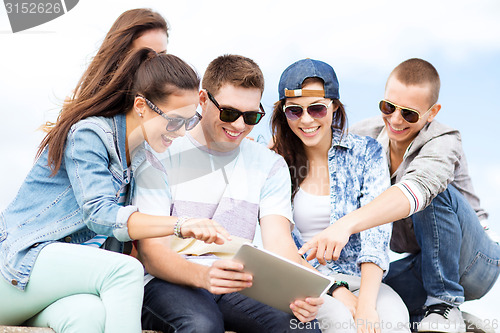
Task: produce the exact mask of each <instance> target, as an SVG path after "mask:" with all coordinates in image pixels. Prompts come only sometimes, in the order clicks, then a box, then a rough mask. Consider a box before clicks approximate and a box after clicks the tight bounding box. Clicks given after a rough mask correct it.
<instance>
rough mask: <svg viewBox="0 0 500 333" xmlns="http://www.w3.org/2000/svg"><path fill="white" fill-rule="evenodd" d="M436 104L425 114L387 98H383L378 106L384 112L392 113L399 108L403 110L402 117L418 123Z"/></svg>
mask: <svg viewBox="0 0 500 333" xmlns="http://www.w3.org/2000/svg"><path fill="white" fill-rule="evenodd" d="M434 105H435V104H433V105H432V106H431V107H430V108H429V110H427V111H426V112H425V113H424V114H422V115H420V112H418V111H417V110H413V109H410V108H405V107H402V106H399V105H396V104H394V103H392V102H389V101H387V100H385V99H383V100H381V101H380V103H379V104H378V107H379V109H380V111H382V113H383V114H391V113H393V112H394V111H396V109H399V110H400V111H401V117H403V119H404V120H406V121H407V122H409V123H412V124H414V123H416V122H417V121H419V120H420V118H422V117H423V116H425V115H426V114H427V113H428V112H429V111H430V110H431V109H432V108H433V107H434Z"/></svg>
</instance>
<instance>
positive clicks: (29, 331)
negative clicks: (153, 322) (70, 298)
mask: <svg viewBox="0 0 500 333" xmlns="http://www.w3.org/2000/svg"><path fill="white" fill-rule="evenodd" d="M0 333H54V331H53V330H52V329H51V328H48V327H25V326H1V325H0ZM142 333H161V332H157V331H142Z"/></svg>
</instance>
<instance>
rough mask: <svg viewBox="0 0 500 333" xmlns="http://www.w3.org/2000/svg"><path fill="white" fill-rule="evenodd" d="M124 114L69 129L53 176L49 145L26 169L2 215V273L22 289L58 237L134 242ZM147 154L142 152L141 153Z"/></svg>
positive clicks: (76, 240) (75, 240)
mask: <svg viewBox="0 0 500 333" xmlns="http://www.w3.org/2000/svg"><path fill="white" fill-rule="evenodd" d="M125 140H126V122H125V115H123V114H120V115H117V116H114V117H112V118H106V117H91V118H86V119H84V120H81V121H79V122H78V123H76V124H75V125H73V126H72V127H71V129H70V131H69V133H68V136H67V141H66V145H65V150H64V155H63V160H62V163H61V167H60V169H59V171H58V172H57V174H56V175H55V176H50V174H51V170H50V168H49V167H48V163H47V157H48V150H47V149H45V150H44V151H43V153H42V154H41V156H40V158H39V159H38V160H37V161H36V162H35V164H34V166H33V168H32V169H31V171H30V172H29V173H28V176H27V177H26V179H25V180H24V182H23V184H22V185H21V188H20V190H19V192H18V193H17V196H16V197H15V199H14V201H13V202H12V203H11V204H10V205H9V206H8V207H7V208H6V210H5V211H4V212H2V213H0V274H1V275H2V277H3V278H4V279H6V280H7V281H8V282H9V283H11V284H12V285H14V286H16V287H17V288H19V289H21V290H24V289H25V288H26V284H27V283H28V279H29V276H30V274H31V270H32V269H33V265H34V263H35V260H36V258H37V256H38V254H39V253H40V251H41V250H42V248H44V247H45V246H47V245H48V244H50V243H52V242H54V241H65V242H68V243H82V242H85V241H87V240H89V239H91V238H92V237H94V236H95V235H96V234H102V235H107V236H113V237H115V238H116V239H118V240H119V241H121V242H124V241H130V240H131V239H130V237H129V235H128V229H127V221H128V218H129V216H130V215H131V214H132V213H134V212H135V211H137V208H136V207H134V206H130V205H129V204H130V202H131V198H130V195H131V193H133V186H134V182H133V181H132V179H133V177H132V174H133V170H134V168H135V167H136V166H138V165H139V164H140V163H141V162H142V160H143V157H142V156H141V157H139V156H137V155H139V154H136V156H135V157H138V158H137V159H134V160H133V161H134V162H133V163H132V166H131V169H132V172H131V175H130V179H129V178H128V176H127V159H126V152H125ZM142 155H143V153H142ZM122 184H129V185H130V187H129V191H128V195H127V200H126V206H125V207H121V206H119V205H118V204H117V199H118V197H117V194H118V192H119V190H120V188H121V186H122Z"/></svg>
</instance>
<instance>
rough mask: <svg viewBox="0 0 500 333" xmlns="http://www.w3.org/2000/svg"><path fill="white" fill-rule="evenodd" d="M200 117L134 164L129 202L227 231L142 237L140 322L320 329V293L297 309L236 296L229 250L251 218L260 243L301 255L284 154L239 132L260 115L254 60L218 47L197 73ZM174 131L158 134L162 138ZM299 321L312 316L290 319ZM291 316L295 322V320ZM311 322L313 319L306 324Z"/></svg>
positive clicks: (179, 328)
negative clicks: (197, 238) (224, 235)
mask: <svg viewBox="0 0 500 333" xmlns="http://www.w3.org/2000/svg"><path fill="white" fill-rule="evenodd" d="M202 86H203V89H202V90H201V91H200V105H201V108H202V110H203V114H202V116H203V119H202V120H201V123H200V125H199V126H197V127H196V128H195V129H193V130H192V131H191V132H190V133H189V134H188V135H186V137H184V138H179V139H176V140H175V141H174V142H173V143H172V145H171V146H170V147H169V149H168V150H167V152H166V153H165V154H163V155H156V156H155V155H153V154H149V153H148V154H147V155H148V156H149V157H148V162H147V163H146V164H144V165H143V166H141V168H140V169H139V170H138V172H137V173H136V177H137V188H136V193H135V197H136V200H135V201H136V202H135V204H136V205H137V206H138V207H139V209H140V211H143V212H147V213H150V214H170V215H172V214H177V215H176V216H180V218H179V221H178V224H177V230H178V231H180V230H181V228H182V224H183V223H184V221H185V220H186V219H187V218H194V217H206V218H211V219H214V220H215V221H217V222H218V223H219V224H221V225H222V226H223V227H224V228H225V229H226V230H228V231H229V233H230V234H231V239H229V240H226V241H225V243H224V244H223V245H211V244H205V243H203V242H193V241H190V240H188V239H181V238H179V237H175V236H172V237H165V238H154V239H148V240H144V241H141V242H140V243H139V256H140V258H141V261H142V262H143V264H144V266H145V268H146V270H147V272H148V273H149V274H150V275H149V276H148V277H147V279H146V281H147V284H146V286H145V296H144V307H143V316H142V322H143V328H144V329H154V330H163V331H169V330H170V329H173V330H175V331H176V332H184V331H190V332H193V331H194V332H202V331H203V332H223V331H224V330H234V331H238V332H244V331H247V332H248V331H250V332H264V331H265V332H275V331H280V332H288V331H292V329H293V328H297V327H304V329H303V330H297V329H294V330H293V331H301V332H305V331H307V332H319V325H318V323H317V322H316V321H314V322H311V321H312V320H314V318H315V317H316V314H317V312H318V309H319V307H320V305H321V304H322V303H323V300H322V299H321V298H306V299H305V300H296V301H294V302H293V303H292V304H290V308H291V310H292V311H293V313H294V314H295V317H294V316H292V315H290V314H287V313H285V312H282V311H279V310H276V309H274V308H272V307H269V306H267V305H264V304H262V303H259V302H257V301H255V300H253V299H250V298H248V297H246V296H243V295H241V294H239V293H237V291H239V290H242V289H244V288H247V287H249V286H251V284H252V276H251V275H250V274H247V273H245V272H244V271H243V266H242V265H241V264H240V263H237V262H235V261H232V260H231V259H229V258H231V257H232V255H233V254H234V253H235V251H236V250H237V249H238V247H239V246H240V245H241V244H242V243H243V242H251V241H252V239H253V237H254V234H255V229H256V227H257V223H260V227H261V232H262V241H263V245H264V247H265V248H266V249H268V250H270V251H272V252H274V253H277V254H280V255H282V256H284V257H287V258H288V259H290V260H293V261H295V262H297V263H301V264H302V263H304V261H303V259H302V258H301V257H300V256H299V255H298V253H297V249H296V247H295V245H294V243H293V240H292V237H291V235H290V230H291V221H292V214H291V206H290V189H291V186H290V178H289V172H288V168H287V165H286V163H285V161H284V160H283V158H281V157H280V156H279V155H277V154H275V153H273V152H271V151H270V150H268V149H267V147H265V146H263V145H260V144H258V143H255V142H252V141H250V140H244V138H245V137H246V136H247V135H248V134H249V133H250V131H251V130H252V128H253V127H254V125H255V124H257V123H258V122H259V121H260V119H261V118H262V117H263V116H264V114H265V113H264V110H263V108H262V105H261V104H260V99H261V97H262V92H263V90H264V78H263V75H262V72H261V70H260V68H259V67H258V66H257V64H255V62H253V61H252V60H251V59H248V58H245V57H242V56H235V55H225V56H221V57H218V58H217V59H215V60H214V61H212V62H211V63H210V64H209V66H208V68H207V70H206V72H205V75H204V78H203V82H202ZM170 139H171V138H165V140H166V141H168V140H170ZM284 278H285V277H284ZM297 319H298V320H300V321H301V322H303V323H308V324H309V325H296V323H297V322H298V321H297ZM293 320H295V325H292V324H293V323H294V322H293ZM309 322H310V323H309Z"/></svg>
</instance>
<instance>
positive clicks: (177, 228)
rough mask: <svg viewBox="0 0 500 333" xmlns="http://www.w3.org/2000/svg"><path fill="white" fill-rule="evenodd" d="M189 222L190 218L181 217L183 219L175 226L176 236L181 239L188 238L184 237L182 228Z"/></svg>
mask: <svg viewBox="0 0 500 333" xmlns="http://www.w3.org/2000/svg"><path fill="white" fill-rule="evenodd" d="M187 220H189V217H186V216H181V217H178V218H177V222H175V225H174V236H176V237H179V238H181V239H184V238H186V237H184V236H182V233H181V228H182V225H183V224H184V222H186V221H187Z"/></svg>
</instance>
